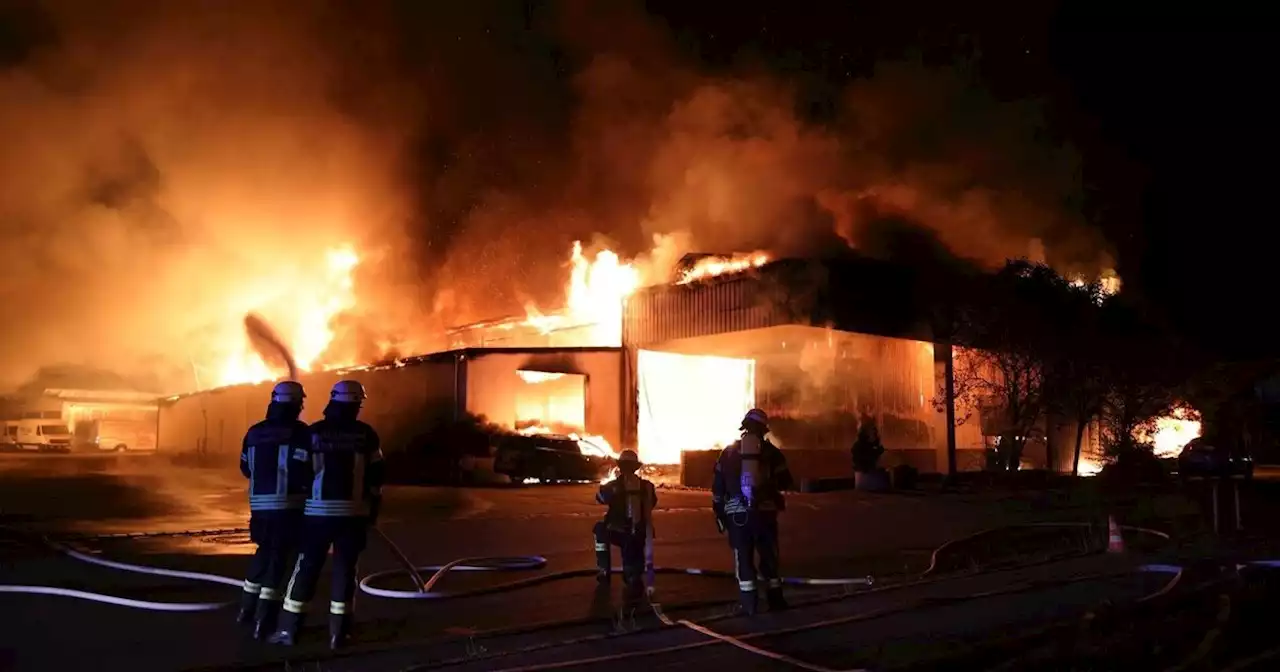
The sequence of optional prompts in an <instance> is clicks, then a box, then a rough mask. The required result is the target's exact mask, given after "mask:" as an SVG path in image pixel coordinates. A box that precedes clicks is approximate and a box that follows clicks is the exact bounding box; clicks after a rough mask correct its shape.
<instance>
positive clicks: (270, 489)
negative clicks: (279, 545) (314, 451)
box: [240, 419, 311, 511]
mask: <svg viewBox="0 0 1280 672" xmlns="http://www.w3.org/2000/svg"><path fill="white" fill-rule="evenodd" d="M310 445H311V430H310V428H308V427H307V424H306V423H305V422H302V421H300V420H295V419H288V420H285V419H281V420H272V419H268V420H263V421H262V422H259V423H258V424H256V425H254V426H252V427H250V428H249V431H248V432H246V433H245V435H244V443H243V445H242V446H241V448H240V473H242V474H244V477H245V478H247V479H249V510H250V511H280V510H285V509H301V508H302V506H303V502H304V501H305V500H306V498H307V489H308V488H309V487H311V468H310V465H309V464H307V463H306V462H305V460H304V458H305V456H306V454H307V448H309V447H310Z"/></svg>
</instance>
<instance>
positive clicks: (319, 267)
mask: <svg viewBox="0 0 1280 672" xmlns="http://www.w3.org/2000/svg"><path fill="white" fill-rule="evenodd" d="M317 262H318V263H317V264H316V265H315V266H314V267H313V268H308V269H290V270H291V272H290V273H287V274H286V273H281V275H280V277H273V278H264V280H263V282H262V283H260V284H259V285H257V286H256V287H255V288H254V290H253V291H252V294H251V295H250V296H247V297H243V300H242V301H240V302H238V303H240V304H243V305H246V306H248V307H249V308H250V309H251V310H253V311H255V312H259V313H261V314H262V315H264V316H265V317H266V319H267V321H268V322H269V323H270V324H271V326H272V327H273V328H275V329H277V330H279V333H280V335H281V337H282V338H284V339H285V343H286V345H288V346H289V349H290V351H291V352H292V354H293V357H294V361H296V362H297V364H298V368H299V369H300V370H303V371H310V370H312V369H313V368H315V367H316V366H318V365H319V364H321V362H320V357H321V355H324V354H325V351H326V350H327V349H328V348H329V345H330V343H331V342H332V341H333V336H334V334H333V329H332V327H331V323H332V321H333V319H334V318H335V317H337V316H338V315H339V314H340V313H342V312H343V311H344V310H349V309H350V308H353V307H354V306H355V305H356V296H355V287H354V281H353V277H352V275H353V272H354V270H355V268H356V266H357V265H358V264H359V263H360V257H359V255H357V254H356V251H355V249H354V248H352V247H350V246H342V247H337V248H334V249H331V250H329V251H328V253H327V254H326V255H325V258H324V259H323V260H317ZM236 333H237V335H238V336H239V338H236V339H234V340H233V341H232V342H230V343H228V344H227V349H228V351H227V352H226V354H225V355H224V356H223V357H222V358H221V362H220V363H219V364H218V365H217V368H216V370H215V372H214V374H213V379H212V380H211V381H201V382H204V383H206V385H205V386H211V387H222V386H224V385H237V384H241V383H258V382H262V381H264V380H271V379H273V378H275V377H277V376H278V375H279V374H278V372H275V371H272V370H271V367H270V366H268V365H267V363H266V362H264V361H263V360H262V357H261V356H259V355H258V353H257V352H256V351H254V349H253V347H252V346H251V345H250V343H249V341H248V339H247V338H245V336H244V335H243V329H237V331H236ZM327 363H329V364H333V365H339V364H343V362H327ZM193 365H195V362H193Z"/></svg>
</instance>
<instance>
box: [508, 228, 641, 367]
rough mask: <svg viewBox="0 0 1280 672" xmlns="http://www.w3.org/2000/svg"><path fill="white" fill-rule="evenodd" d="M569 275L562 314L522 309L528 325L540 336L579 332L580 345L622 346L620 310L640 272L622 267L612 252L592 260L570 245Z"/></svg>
mask: <svg viewBox="0 0 1280 672" xmlns="http://www.w3.org/2000/svg"><path fill="white" fill-rule="evenodd" d="M570 264H571V265H572V271H571V272H570V274H569V286H568V287H567V288H566V291H565V306H564V310H563V311H562V312H559V313H555V314H544V313H543V312H542V311H540V310H539V309H538V308H537V307H536V306H533V305H528V306H525V312H526V319H527V322H528V323H529V324H531V325H533V326H535V327H537V328H538V330H539V331H541V332H543V333H550V332H552V331H558V330H561V329H582V333H581V336H580V337H579V338H580V339H581V340H582V341H583V343H582V345H595V346H620V345H622V310H623V306H624V305H625V302H626V300H627V297H628V296H631V294H632V293H633V292H635V291H636V289H638V288H639V287H640V271H639V270H637V269H636V267H635V266H634V265H633V264H630V263H624V262H623V261H622V260H621V259H619V258H618V255H617V253H616V252H613V251H612V250H601V251H600V252H598V253H597V254H596V255H595V258H594V259H591V258H588V257H587V256H586V255H585V254H583V252H582V242H581V241H576V240H575V241H574V242H573V254H572V256H571V257H570Z"/></svg>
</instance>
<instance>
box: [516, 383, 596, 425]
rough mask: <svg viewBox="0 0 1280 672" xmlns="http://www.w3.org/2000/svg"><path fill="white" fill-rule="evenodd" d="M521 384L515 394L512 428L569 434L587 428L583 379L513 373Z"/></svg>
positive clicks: (585, 386)
mask: <svg viewBox="0 0 1280 672" xmlns="http://www.w3.org/2000/svg"><path fill="white" fill-rule="evenodd" d="M516 374H517V375H519V376H520V380H521V381H523V382H524V384H523V385H521V386H520V387H519V388H518V389H517V391H516V395H515V404H516V410H515V428H516V429H520V430H528V429H529V428H535V429H534V431H535V432H537V433H552V432H555V433H559V434H569V433H571V432H582V431H583V430H584V429H585V428H586V426H587V420H586V418H587V410H586V409H587V377H586V376H584V375H579V374H573V373H548V372H545V371H525V370H520V371H516Z"/></svg>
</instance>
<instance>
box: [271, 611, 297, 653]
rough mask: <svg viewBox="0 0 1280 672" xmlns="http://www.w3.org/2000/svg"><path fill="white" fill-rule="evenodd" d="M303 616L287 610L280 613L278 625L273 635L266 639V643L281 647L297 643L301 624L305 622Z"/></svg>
mask: <svg viewBox="0 0 1280 672" xmlns="http://www.w3.org/2000/svg"><path fill="white" fill-rule="evenodd" d="M304 616H305V615H304V614H299V613H297V612H295V611H289V610H288V609H286V610H284V611H283V612H281V614H280V625H279V626H278V627H276V631H275V634H273V635H271V636H270V637H268V638H267V642H268V643H271V644H279V645H281V646H293V645H294V643H296V642H297V641H298V631H299V630H301V629H302V622H303V620H305V618H304Z"/></svg>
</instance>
